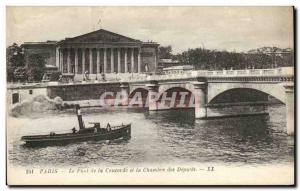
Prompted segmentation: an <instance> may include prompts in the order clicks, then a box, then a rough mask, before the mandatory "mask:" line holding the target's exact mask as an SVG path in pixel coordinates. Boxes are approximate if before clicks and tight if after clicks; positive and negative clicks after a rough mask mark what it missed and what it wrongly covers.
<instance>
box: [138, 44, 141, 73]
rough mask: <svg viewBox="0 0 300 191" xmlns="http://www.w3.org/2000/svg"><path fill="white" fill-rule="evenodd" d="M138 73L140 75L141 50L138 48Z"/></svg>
mask: <svg viewBox="0 0 300 191" xmlns="http://www.w3.org/2000/svg"><path fill="white" fill-rule="evenodd" d="M138 73H141V49H140V48H138Z"/></svg>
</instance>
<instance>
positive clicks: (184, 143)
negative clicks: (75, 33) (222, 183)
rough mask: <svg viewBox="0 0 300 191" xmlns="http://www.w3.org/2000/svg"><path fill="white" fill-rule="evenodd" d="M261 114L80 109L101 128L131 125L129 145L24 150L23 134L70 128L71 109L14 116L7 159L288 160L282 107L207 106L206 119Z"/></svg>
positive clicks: (65, 162) (123, 161) (51, 161)
mask: <svg viewBox="0 0 300 191" xmlns="http://www.w3.org/2000/svg"><path fill="white" fill-rule="evenodd" d="M250 111H251V112H253V111H266V112H269V113H270V116H251V117H239V118H226V119H214V120H195V119H194V111H193V109H184V110H168V111H159V112H148V111H147V110H145V109H115V108H113V109H97V108H93V109H83V110H82V113H83V118H84V120H85V121H86V122H88V121H101V124H106V123H108V122H109V123H111V124H112V125H113V124H120V123H122V122H123V123H132V138H131V140H129V141H111V142H105V141H102V142H93V141H89V142H83V143H76V144H70V145H67V146H63V147H57V146H52V147H46V148H24V147H22V142H21V141H20V137H21V136H22V135H26V134H32V133H36V134H39V133H41V132H45V131H46V132H50V131H60V130H69V129H70V128H71V127H73V126H75V125H77V121H76V116H74V111H71V110H70V111H64V112H60V113H47V114H40V115H35V116H34V118H30V119H28V118H25V117H23V118H22V117H21V118H14V119H15V120H16V121H18V122H21V123H22V124H23V125H22V127H21V128H20V129H19V130H18V132H17V133H16V134H15V139H14V140H13V141H12V142H11V143H9V144H8V147H9V148H8V150H9V155H8V157H9V160H10V161H12V162H14V163H15V164H19V165H27V164H37V165H45V164H55V165H86V164H96V165H126V164H142V163H150V164H156V163H160V164H161V163H166V164H167V163H170V162H179V163H181V162H183V163H187V162H220V163H239V164H249V163H250V164H269V163H276V164H278V163H290V162H293V156H294V155H293V153H294V146H293V144H291V143H290V142H291V139H290V138H289V137H288V136H287V135H286V134H285V107H284V106H282V105H275V106H269V107H259V106H255V107H246V108H245V107H241V106H239V107H232V108H211V109H210V111H209V114H210V115H216V114H224V113H226V114H229V113H234V112H235V113H236V112H250Z"/></svg>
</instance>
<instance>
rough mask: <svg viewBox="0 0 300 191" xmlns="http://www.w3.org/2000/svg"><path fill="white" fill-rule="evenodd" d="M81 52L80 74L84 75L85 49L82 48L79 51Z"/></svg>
mask: <svg viewBox="0 0 300 191" xmlns="http://www.w3.org/2000/svg"><path fill="white" fill-rule="evenodd" d="M81 52H82V59H81V60H82V62H81V64H82V74H84V73H85V49H84V48H82V49H81Z"/></svg>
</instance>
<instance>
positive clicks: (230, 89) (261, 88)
mask: <svg viewBox="0 0 300 191" xmlns="http://www.w3.org/2000/svg"><path fill="white" fill-rule="evenodd" d="M238 90H246V91H244V94H243V95H245V96H249V95H246V94H245V93H249V92H250V93H252V94H253V95H255V93H257V94H256V95H263V94H265V95H270V96H272V97H274V98H276V99H277V100H279V101H280V102H281V103H284V104H285V103H286V98H285V89H284V87H283V86H282V85H281V84H234V83H232V84H229V83H227V84H214V83H213V84H209V87H208V95H207V103H211V102H214V101H215V100H216V99H218V98H219V97H220V96H224V95H226V94H227V93H228V94H229V93H234V92H237V91H238Z"/></svg>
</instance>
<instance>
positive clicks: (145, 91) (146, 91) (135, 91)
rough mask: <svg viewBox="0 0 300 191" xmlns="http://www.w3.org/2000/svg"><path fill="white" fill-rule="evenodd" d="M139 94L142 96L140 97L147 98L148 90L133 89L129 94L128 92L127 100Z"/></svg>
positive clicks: (143, 88) (144, 88)
mask: <svg viewBox="0 0 300 191" xmlns="http://www.w3.org/2000/svg"><path fill="white" fill-rule="evenodd" d="M137 92H140V93H141V94H142V97H147V95H148V89H147V88H146V87H137V88H135V89H133V90H132V91H131V92H129V96H128V97H129V98H132V97H133V96H134V95H135V93H137Z"/></svg>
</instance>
